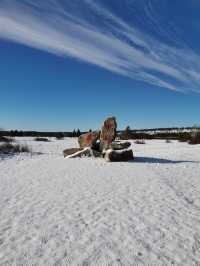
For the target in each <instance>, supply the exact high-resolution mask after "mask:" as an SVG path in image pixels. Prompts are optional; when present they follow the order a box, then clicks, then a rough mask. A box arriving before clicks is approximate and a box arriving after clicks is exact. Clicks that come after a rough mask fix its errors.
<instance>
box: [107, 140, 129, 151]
mask: <svg viewBox="0 0 200 266" xmlns="http://www.w3.org/2000/svg"><path fill="white" fill-rule="evenodd" d="M110 146H111V149H113V150H124V149H128V148H129V147H130V146H131V143H130V142H120V141H113V142H112V143H111V145H110Z"/></svg>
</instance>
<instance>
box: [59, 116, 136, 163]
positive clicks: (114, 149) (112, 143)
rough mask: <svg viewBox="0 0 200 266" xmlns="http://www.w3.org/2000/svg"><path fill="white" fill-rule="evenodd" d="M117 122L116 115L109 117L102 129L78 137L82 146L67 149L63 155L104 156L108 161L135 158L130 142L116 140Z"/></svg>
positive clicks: (73, 156)
mask: <svg viewBox="0 0 200 266" xmlns="http://www.w3.org/2000/svg"><path fill="white" fill-rule="evenodd" d="M116 135H117V122H116V119H115V117H109V118H107V119H106V120H105V121H104V123H103V126H102V128H101V131H93V132H89V133H86V134H83V135H81V136H80V137H79V138H78V142H79V146H80V148H72V149H66V150H64V151H63V155H64V157H66V158H77V157H84V156H87V157H102V158H105V159H106V161H108V162H120V161H129V160H133V159H134V156H133V151H132V150H131V149H129V148H130V146H131V143H130V142H121V141H116Z"/></svg>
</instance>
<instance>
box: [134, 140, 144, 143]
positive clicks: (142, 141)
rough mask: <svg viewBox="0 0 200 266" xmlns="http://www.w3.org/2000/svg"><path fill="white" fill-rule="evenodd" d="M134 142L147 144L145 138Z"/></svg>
mask: <svg viewBox="0 0 200 266" xmlns="http://www.w3.org/2000/svg"><path fill="white" fill-rule="evenodd" d="M134 143H135V144H146V142H145V140H144V139H141V140H136V141H135V142H134Z"/></svg>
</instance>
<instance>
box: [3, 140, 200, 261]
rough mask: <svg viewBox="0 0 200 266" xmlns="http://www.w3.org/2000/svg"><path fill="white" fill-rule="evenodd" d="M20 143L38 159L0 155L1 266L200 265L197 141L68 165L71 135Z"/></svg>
mask: <svg viewBox="0 0 200 266" xmlns="http://www.w3.org/2000/svg"><path fill="white" fill-rule="evenodd" d="M18 141H19V142H23V143H24V142H25V143H27V144H28V145H29V146H31V147H32V151H33V154H32V155H25V154H24V155H19V156H15V157H13V158H4V159H0V265H17V266H25V265H35V266H38V265H41V266H43V265H44V266H45V265H48V266H51V265H52V266H53V265H74V266H76V265H84V266H86V265H94V266H95V265H99V266H101V265H102V266H104V265H114V266H115V265H148V266H161V265H181V266H182V265H188V266H192V265H200V145H197V146H190V145H188V144H186V143H178V142H176V141H173V142H172V143H165V141H164V140H154V141H146V144H145V145H136V144H134V143H133V146H132V148H133V150H134V153H135V156H136V160H135V161H134V162H128V163H107V162H105V161H104V160H103V159H90V158H84V159H64V158H63V156H62V150H63V149H65V148H67V147H74V146H75V147H76V146H77V141H76V140H75V139H65V140H55V139H52V140H51V142H49V143H44V142H35V141H33V140H32V139H31V138H21V139H20V138H19V139H18ZM34 152H36V153H34ZM37 153H38V154H37ZM39 153H42V154H39Z"/></svg>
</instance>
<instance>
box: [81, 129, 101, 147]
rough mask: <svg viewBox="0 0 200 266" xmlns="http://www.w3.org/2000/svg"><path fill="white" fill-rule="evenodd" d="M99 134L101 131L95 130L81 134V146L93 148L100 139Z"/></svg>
mask: <svg viewBox="0 0 200 266" xmlns="http://www.w3.org/2000/svg"><path fill="white" fill-rule="evenodd" d="M99 136H100V132H99V131H93V132H89V133H86V134H83V135H81V136H80V137H79V138H78V142H79V145H80V148H82V149H84V148H86V147H91V148H93V147H94V146H95V145H96V142H97V140H98V139H99Z"/></svg>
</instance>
